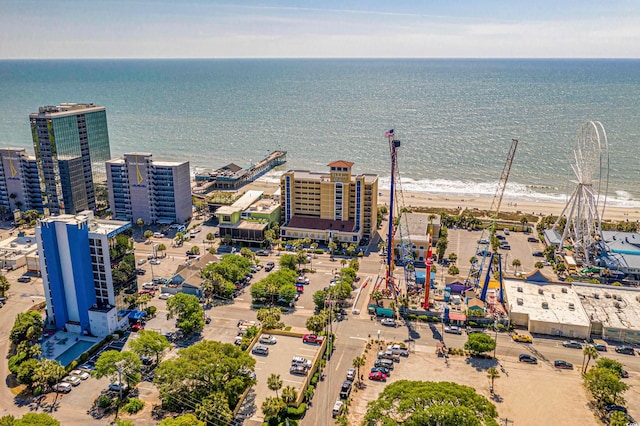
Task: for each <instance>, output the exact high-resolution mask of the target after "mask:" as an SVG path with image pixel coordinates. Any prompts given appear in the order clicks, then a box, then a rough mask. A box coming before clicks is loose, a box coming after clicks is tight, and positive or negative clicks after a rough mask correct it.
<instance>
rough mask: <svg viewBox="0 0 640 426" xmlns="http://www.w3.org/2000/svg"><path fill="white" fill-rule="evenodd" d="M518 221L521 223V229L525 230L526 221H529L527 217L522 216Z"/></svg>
mask: <svg viewBox="0 0 640 426" xmlns="http://www.w3.org/2000/svg"><path fill="white" fill-rule="evenodd" d="M520 223H521V224H522V231H523V232H527V223H529V219H527V217H526V216H522V218H521V219H520Z"/></svg>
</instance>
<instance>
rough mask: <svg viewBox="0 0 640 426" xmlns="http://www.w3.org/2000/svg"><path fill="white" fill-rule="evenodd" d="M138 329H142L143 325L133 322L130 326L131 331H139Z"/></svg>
mask: <svg viewBox="0 0 640 426" xmlns="http://www.w3.org/2000/svg"><path fill="white" fill-rule="evenodd" d="M140 330H144V325H142V324H133V325H132V326H131V331H140Z"/></svg>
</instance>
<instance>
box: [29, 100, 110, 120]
mask: <svg viewBox="0 0 640 426" xmlns="http://www.w3.org/2000/svg"><path fill="white" fill-rule="evenodd" d="M104 110H105V107H103V106H98V105H94V104H93V103H89V104H79V103H78V104H77V103H61V104H60V105H56V106H53V105H47V106H41V107H40V108H38V112H34V113H31V114H29V117H30V118H37V117H52V118H54V117H63V116H65V115H76V114H84V113H87V112H94V111H104Z"/></svg>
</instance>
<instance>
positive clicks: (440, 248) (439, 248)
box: [436, 228, 448, 259]
mask: <svg viewBox="0 0 640 426" xmlns="http://www.w3.org/2000/svg"><path fill="white" fill-rule="evenodd" d="M443 229H445V228H443ZM447 245H448V242H447V239H446V238H443V237H442V236H441V237H440V238H438V242H437V243H436V253H438V259H444V252H445V251H447Z"/></svg>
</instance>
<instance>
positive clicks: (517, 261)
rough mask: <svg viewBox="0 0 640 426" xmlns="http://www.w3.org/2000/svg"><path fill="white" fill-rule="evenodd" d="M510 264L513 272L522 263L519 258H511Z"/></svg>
mask: <svg viewBox="0 0 640 426" xmlns="http://www.w3.org/2000/svg"><path fill="white" fill-rule="evenodd" d="M511 266H513V272H514V273H515V272H516V271H517V270H518V268H519V267H520V266H522V263H521V262H520V259H513V261H512V262H511Z"/></svg>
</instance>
